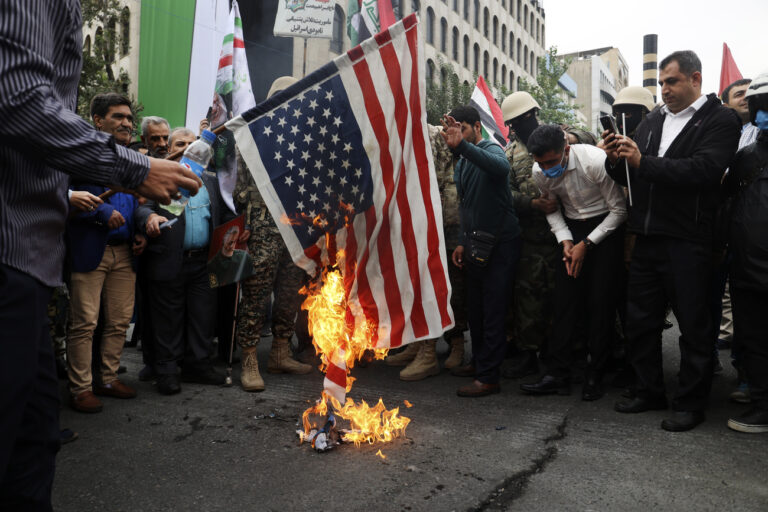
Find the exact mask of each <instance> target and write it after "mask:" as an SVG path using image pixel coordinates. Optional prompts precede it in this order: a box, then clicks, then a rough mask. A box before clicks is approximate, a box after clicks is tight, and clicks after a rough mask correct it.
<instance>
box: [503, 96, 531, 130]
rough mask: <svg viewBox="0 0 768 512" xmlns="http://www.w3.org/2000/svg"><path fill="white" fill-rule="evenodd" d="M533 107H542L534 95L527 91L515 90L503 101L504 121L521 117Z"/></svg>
mask: <svg viewBox="0 0 768 512" xmlns="http://www.w3.org/2000/svg"><path fill="white" fill-rule="evenodd" d="M532 108H538V109H541V107H540V106H539V104H538V103H536V100H535V99H533V96H531V95H530V94H528V93H527V92H525V91H517V92H513V93H512V94H510V95H509V96H507V97H506V98H504V101H503V102H501V113H502V114H503V115H504V122H505V123H506V122H507V121H510V120H512V119H514V118H516V117H520V116H521V115H523V114H525V113H526V112H528V111H529V110H531V109H532Z"/></svg>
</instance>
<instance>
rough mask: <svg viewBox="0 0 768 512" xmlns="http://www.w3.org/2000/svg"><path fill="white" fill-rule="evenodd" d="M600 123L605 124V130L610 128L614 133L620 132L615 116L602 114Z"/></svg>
mask: <svg viewBox="0 0 768 512" xmlns="http://www.w3.org/2000/svg"><path fill="white" fill-rule="evenodd" d="M600 124H602V125H603V130H608V131H609V132H611V133H613V134H617V133H619V129H618V128H617V127H616V121H615V120H614V119H613V116H600Z"/></svg>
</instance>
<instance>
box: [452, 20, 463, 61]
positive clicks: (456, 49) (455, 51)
mask: <svg viewBox="0 0 768 512" xmlns="http://www.w3.org/2000/svg"><path fill="white" fill-rule="evenodd" d="M459 37H461V36H459V29H458V28H456V27H453V40H452V41H451V43H452V47H451V50H452V52H451V56H452V57H453V60H455V61H456V62H459Z"/></svg>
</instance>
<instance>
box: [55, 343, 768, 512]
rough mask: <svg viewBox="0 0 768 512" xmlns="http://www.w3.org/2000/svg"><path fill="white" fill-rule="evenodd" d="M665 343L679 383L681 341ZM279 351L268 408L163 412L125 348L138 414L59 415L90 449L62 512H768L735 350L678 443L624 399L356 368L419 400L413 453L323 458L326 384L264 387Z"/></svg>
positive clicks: (657, 417) (70, 448)
mask: <svg viewBox="0 0 768 512" xmlns="http://www.w3.org/2000/svg"><path fill="white" fill-rule="evenodd" d="M664 337H665V351H666V355H665V357H666V362H667V365H666V371H667V377H668V383H670V382H673V376H674V373H675V372H676V369H677V368H676V367H677V355H676V352H677V348H676V345H677V342H676V339H677V332H676V330H675V329H672V330H670V331H667V332H665V335H664ZM441 345H442V347H441V348H442V349H446V346H445V345H444V344H442V343H440V344H439V347H440V346H441ZM268 350H269V340H268V339H265V340H264V341H263V342H262V343H261V345H260V349H259V352H260V359H261V361H262V372H263V375H264V378H265V381H266V384H267V390H266V391H264V392H263V393H258V394H250V393H245V392H243V391H241V390H240V389H239V388H238V387H232V388H218V387H210V386H202V385H195V384H184V385H183V390H182V393H181V394H180V395H176V396H171V397H166V396H162V395H159V394H158V393H157V392H156V390H155V389H154V386H153V384H152V383H144V382H139V381H138V379H137V373H138V371H139V370H140V369H141V354H140V352H138V351H137V350H136V349H133V348H128V349H126V350H125V353H124V363H125V364H126V365H127V366H128V373H127V374H126V376H125V378H124V380H125V381H126V382H127V383H128V384H131V385H135V386H136V387H137V388H138V391H139V396H138V397H137V398H136V399H133V400H116V399H109V398H105V399H104V403H105V406H104V411H103V412H102V413H100V414H95V415H84V414H79V413H76V412H74V411H72V410H70V409H69V408H68V407H65V408H64V409H62V414H61V421H62V425H63V426H66V427H69V428H72V429H73V430H76V431H77V432H78V433H79V434H80V438H79V439H78V440H77V441H75V442H74V443H71V444H68V445H65V446H64V447H62V450H61V452H60V454H59V457H58V460H57V463H58V469H57V475H56V481H55V484H54V506H55V509H56V510H59V511H91V510H94V511H96V510H98V511H100V510H111V511H139V510H140V511H143V510H147V511H165V510H169V511H171V510H172V511H176V510H180V511H181V510H183V511H186V510H205V511H209V510H210V511H218V510H222V511H229V510H233V511H234V510H248V511H262V510H264V511H266V510H276V511H284V510H313V511H314V510H325V509H329V508H332V507H333V508H339V509H343V510H354V511H358V510H360V511H379V510H383V511H389V510H393V511H421V510H439V511H443V510H445V511H450V510H457V511H458V510H472V511H475V510H488V511H491V510H524V511H551V510H569V511H570V510H574V511H577V510H578V511H589V510H600V511H602V510H606V511H612V510H621V511H625V510H626V511H634V510H638V511H640V510H651V509H653V510H656V511H665V510H670V511H678V510H696V511H705V510H718V511H725V510H728V511H742V510H744V511H752V510H754V511H761V510H762V511H765V510H768V436H761V435H756V436H750V435H747V434H739V433H736V432H732V431H730V430H729V429H728V428H727V427H726V426H725V422H726V420H727V418H728V417H729V415H732V414H734V413H738V412H739V411H741V410H743V409H744V407H745V406H737V405H734V404H728V403H727V395H728V393H729V392H730V391H731V388H732V386H733V379H734V374H733V370H732V369H731V368H730V365H728V364H726V363H727V362H728V352H727V351H724V352H721V359H722V361H723V363H724V364H725V366H726V372H725V374H724V375H722V376H718V377H716V378H715V384H714V389H713V396H712V407H711V409H710V411H709V412H708V420H707V422H706V423H704V424H703V425H701V426H699V427H698V428H697V429H695V430H694V431H692V432H687V433H677V434H673V433H669V432H665V431H663V430H661V429H660V428H659V424H660V422H661V420H662V418H663V417H664V413H663V412H648V413H644V414H640V415H621V414H618V413H615V412H613V403H614V402H615V401H616V399H617V398H618V397H619V393H620V391H621V390H619V389H610V391H609V394H608V395H607V396H606V397H605V398H603V399H602V400H599V401H597V402H592V403H586V402H582V401H581V400H580V388H579V387H578V386H576V387H574V394H573V395H572V396H569V397H558V396H553V397H540V398H533V397H528V396H523V395H521V394H520V393H519V392H518V385H519V381H508V380H505V381H503V382H502V392H501V393H500V394H498V395H494V396H491V397H486V398H481V399H462V398H459V397H457V396H456V394H455V390H456V387H457V386H459V385H461V384H463V383H465V382H466V381H467V380H468V379H458V378H456V377H451V376H450V375H448V374H447V372H445V371H444V372H443V373H441V374H440V375H439V376H436V377H433V378H430V379H427V380H425V381H422V382H416V383H405V382H401V381H399V380H398V378H397V373H398V371H399V369H398V368H391V367H387V366H385V365H384V364H383V363H380V362H377V363H374V364H372V365H371V366H369V367H368V368H359V369H355V371H354V373H353V375H354V376H355V377H357V378H358V380H357V382H356V383H355V385H354V388H353V390H352V392H351V394H350V396H352V397H353V398H355V399H361V398H362V399H366V400H368V401H369V403H371V402H375V401H376V400H377V399H378V397H379V396H382V397H383V399H384V403H385V405H386V406H387V407H394V406H398V405H399V406H402V405H403V400H406V399H407V400H409V401H410V402H411V403H413V407H412V408H410V409H405V408H404V407H401V410H402V412H403V413H404V414H405V415H407V416H408V417H410V418H411V419H412V422H411V424H410V425H409V427H408V429H407V431H406V438H404V439H397V440H395V441H394V442H392V443H390V444H386V445H380V446H367V445H365V446H361V447H360V448H355V447H354V446H352V445H344V446H341V447H339V448H337V449H336V450H334V451H331V452H328V453H315V452H314V451H313V450H312V449H311V448H309V447H308V445H306V444H304V445H299V443H298V440H297V437H296V434H295V430H296V421H297V419H298V418H299V417H300V415H301V412H302V411H303V410H304V409H306V408H307V407H308V406H309V405H310V403H311V402H313V401H314V400H315V399H316V398H317V397H318V396H319V393H320V391H321V389H322V375H321V374H320V373H319V372H313V373H312V374H310V375H306V376H286V375H271V374H267V373H266V372H265V370H266V359H267V352H268ZM236 382H237V379H236ZM62 393H63V394H62V397H64V396H65V394H64V393H65V389H64V387H62ZM379 448H381V451H382V452H383V453H384V454H385V455H386V459H384V460H382V459H381V458H379V457H377V456H376V455H375V454H376V452H377V450H379Z"/></svg>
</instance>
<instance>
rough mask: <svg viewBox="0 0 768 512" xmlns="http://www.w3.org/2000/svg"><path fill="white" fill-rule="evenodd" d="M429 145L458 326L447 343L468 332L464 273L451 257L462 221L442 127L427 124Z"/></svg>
mask: <svg viewBox="0 0 768 512" xmlns="http://www.w3.org/2000/svg"><path fill="white" fill-rule="evenodd" d="M428 127H429V142H430V144H431V145H432V159H433V160H434V163H435V173H436V174H437V189H438V190H439V192H440V201H441V203H442V206H443V233H444V237H445V251H446V254H447V256H448V278H449V279H450V281H451V289H452V293H451V309H453V317H454V320H455V325H454V327H453V329H451V330H450V331H448V332H446V333H445V334H444V335H443V337H444V338H445V340H446V341H447V340H450V339H452V338H461V337H463V336H464V331H466V330H467V310H466V306H465V299H466V296H465V289H464V273H463V272H462V271H461V269H460V268H458V267H457V266H456V265H454V264H453V263H451V261H450V260H451V254H452V253H453V250H454V249H455V248H456V246H457V245H459V244H460V243H461V223H460V222H459V195H458V192H457V191H456V183H455V182H454V181H453V166H454V158H453V153H451V150H450V148H448V145H447V144H446V143H445V140H444V139H443V137H442V135H440V132H441V131H442V128H441V127H439V126H432V125H428Z"/></svg>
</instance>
